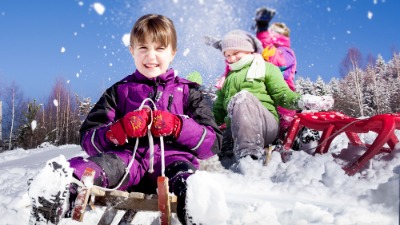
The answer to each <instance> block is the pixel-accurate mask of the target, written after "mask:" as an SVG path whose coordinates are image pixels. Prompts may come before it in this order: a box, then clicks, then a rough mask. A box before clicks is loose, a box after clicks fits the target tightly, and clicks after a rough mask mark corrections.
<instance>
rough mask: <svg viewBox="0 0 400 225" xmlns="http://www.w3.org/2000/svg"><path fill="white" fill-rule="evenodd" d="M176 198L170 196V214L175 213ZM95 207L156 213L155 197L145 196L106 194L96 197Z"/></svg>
mask: <svg viewBox="0 0 400 225" xmlns="http://www.w3.org/2000/svg"><path fill="white" fill-rule="evenodd" d="M176 202H177V199H176V196H170V203H171V212H173V213H176ZM94 204H95V205H98V206H109V205H110V206H112V207H114V208H116V209H119V210H128V209H129V210H137V211H158V210H159V209H158V197H157V195H152V196H149V195H146V197H145V198H135V197H128V198H125V197H120V196H112V195H109V194H108V193H107V194H106V195H105V196H96V198H95V202H94Z"/></svg>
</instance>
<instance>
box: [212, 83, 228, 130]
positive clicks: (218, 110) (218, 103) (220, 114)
mask: <svg viewBox="0 0 400 225" xmlns="http://www.w3.org/2000/svg"><path fill="white" fill-rule="evenodd" d="M216 94H217V99H216V100H215V102H214V106H213V113H214V117H215V121H216V122H217V124H218V125H221V124H223V123H224V118H225V117H226V115H227V112H226V110H225V109H224V105H223V102H224V94H223V92H222V91H221V90H218V91H217V93H216Z"/></svg>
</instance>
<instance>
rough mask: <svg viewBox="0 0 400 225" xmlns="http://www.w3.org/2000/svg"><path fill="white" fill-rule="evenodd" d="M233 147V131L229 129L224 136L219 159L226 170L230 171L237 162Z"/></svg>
mask: <svg viewBox="0 0 400 225" xmlns="http://www.w3.org/2000/svg"><path fill="white" fill-rule="evenodd" d="M233 147H234V140H233V137H232V131H231V128H230V127H228V128H226V129H225V131H224V133H223V134H222V146H221V152H220V153H218V159H219V161H220V162H221V165H222V166H223V167H224V168H225V169H229V168H230V167H231V166H232V165H233V164H234V163H235V162H236V159H235V155H234V153H233Z"/></svg>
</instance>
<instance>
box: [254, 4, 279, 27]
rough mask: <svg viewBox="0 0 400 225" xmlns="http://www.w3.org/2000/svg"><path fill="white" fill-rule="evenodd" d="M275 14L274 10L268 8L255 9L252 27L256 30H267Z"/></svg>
mask: <svg viewBox="0 0 400 225" xmlns="http://www.w3.org/2000/svg"><path fill="white" fill-rule="evenodd" d="M274 15H275V10H273V9H269V8H265V7H263V8H259V9H257V11H256V17H255V18H254V20H255V23H256V24H255V26H254V27H253V28H255V29H256V32H257V33H259V32H263V31H267V30H268V26H269V22H270V21H271V20H272V18H273V17H274Z"/></svg>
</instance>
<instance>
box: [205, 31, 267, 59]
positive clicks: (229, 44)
mask: <svg viewBox="0 0 400 225" xmlns="http://www.w3.org/2000/svg"><path fill="white" fill-rule="evenodd" d="M205 43H206V44H207V45H211V46H213V47H214V48H217V49H219V50H221V51H222V53H224V52H225V51H226V50H229V49H235V50H243V51H248V52H257V53H261V52H262V49H263V48H262V44H261V42H260V41H259V40H258V39H257V38H256V37H254V35H252V34H250V33H248V32H246V31H243V30H233V31H230V32H228V33H227V34H226V35H225V36H224V37H223V38H222V40H218V39H216V38H213V37H210V36H205Z"/></svg>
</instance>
